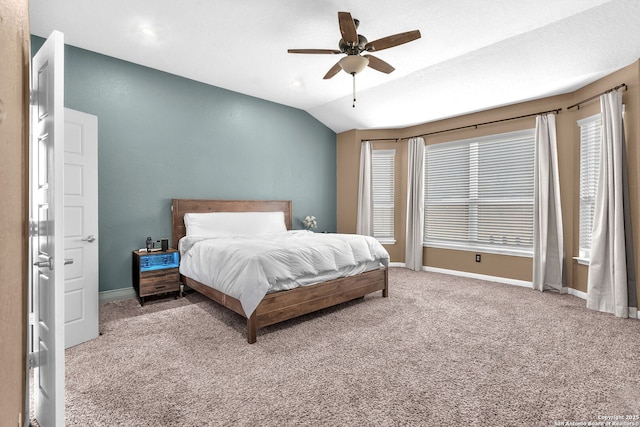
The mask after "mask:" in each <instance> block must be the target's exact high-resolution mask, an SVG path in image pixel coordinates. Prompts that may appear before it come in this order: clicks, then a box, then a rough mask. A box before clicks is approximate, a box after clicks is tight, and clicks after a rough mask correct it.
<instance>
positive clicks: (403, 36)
mask: <svg viewBox="0 0 640 427" xmlns="http://www.w3.org/2000/svg"><path fill="white" fill-rule="evenodd" d="M420 37H421V36H420V30H413V31H407V32H406V33H398V34H394V35H392V36H388V37H383V38H381V39H378V40H374V41H372V42H369V43H367V44H366V45H365V46H364V50H366V51H367V52H377V51H379V50H382V49H388V48H390V47H394V46H398V45H401V44H404V43H409V42H411V41H414V40H417V39H419V38H420Z"/></svg>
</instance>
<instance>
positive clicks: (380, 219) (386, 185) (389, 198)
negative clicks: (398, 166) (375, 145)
mask: <svg viewBox="0 0 640 427" xmlns="http://www.w3.org/2000/svg"><path fill="white" fill-rule="evenodd" d="M395 154H396V151H395V150H373V152H372V153H371V186H372V192H373V237H375V238H376V239H378V240H379V241H380V242H381V243H390V244H392V243H395V242H396V241H395V237H394V229H393V223H394V206H393V205H394V190H393V187H394V184H395V180H394V174H395Z"/></svg>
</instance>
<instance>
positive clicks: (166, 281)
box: [140, 268, 180, 296]
mask: <svg viewBox="0 0 640 427" xmlns="http://www.w3.org/2000/svg"><path fill="white" fill-rule="evenodd" d="M178 290H180V273H179V270H178V269H177V268H169V269H166V270H155V271H145V272H142V273H140V296H147V295H153V294H159V293H163V292H173V291H178Z"/></svg>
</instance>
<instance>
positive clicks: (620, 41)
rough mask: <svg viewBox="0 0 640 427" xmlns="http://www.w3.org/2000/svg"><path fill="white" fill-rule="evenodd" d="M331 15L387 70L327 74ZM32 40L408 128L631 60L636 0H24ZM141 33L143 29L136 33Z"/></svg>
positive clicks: (541, 92)
mask: <svg viewBox="0 0 640 427" xmlns="http://www.w3.org/2000/svg"><path fill="white" fill-rule="evenodd" d="M338 11H347V12H351V14H352V16H353V17H354V18H357V19H359V20H360V27H359V28H358V32H359V33H360V34H363V35H365V36H366V37H367V38H368V39H369V40H370V41H371V40H375V39H378V38H381V37H385V36H388V35H391V34H396V33H400V32H404V31H409V30H414V29H418V30H420V32H421V33H422V38H421V39H419V40H417V41H414V42H411V43H407V44H404V45H401V46H396V47H394V48H391V49H387V50H383V51H380V52H378V53H376V54H375V55H376V56H377V57H379V58H380V59H382V60H384V61H386V62H388V63H390V64H391V65H393V66H394V67H395V68H396V70H395V71H394V72H393V73H391V74H383V73H380V72H378V71H375V70H373V69H371V68H367V69H365V70H364V71H363V72H362V73H360V74H358V75H357V76H356V91H357V93H356V98H357V103H356V107H355V108H352V77H351V76H350V75H348V74H346V73H344V72H340V73H339V74H337V75H336V76H335V77H333V78H332V79H330V80H323V79H322V77H323V76H324V74H325V73H326V72H327V71H328V70H329V68H331V67H332V66H333V65H334V64H335V63H336V62H337V61H338V59H340V57H341V56H342V55H302V54H295V55H294V54H288V53H287V49H288V48H318V49H337V44H338V40H339V39H340V31H339V28H338V18H337V12H338ZM30 19H31V32H32V34H35V35H37V36H41V37H47V36H48V35H49V34H50V33H51V31H52V30H59V31H62V32H63V33H64V34H65V42H66V43H67V44H69V45H73V46H76V47H80V48H83V49H87V50H91V51H94V52H98V53H101V54H104V55H109V56H112V57H115V58H120V59H123V60H126V61H130V62H134V63H137V64H140V65H144V66H147V67H152V68H156V69H158V70H162V71H166V72H169V73H173V74H176V75H179V76H184V77H187V78H190V79H193V80H197V81H200V82H204V83H208V84H211V85H214V86H218V87H222V88H225V89H229V90H233V91H236V92H240V93H244V94H247V95H251V96H255V97H258V98H263V99H266V100H269V101H273V102H277V103H280V104H284V105H289V106H291V107H295V108H299V109H302V110H305V111H307V112H309V113H310V114H311V115H313V116H314V117H316V118H317V119H318V120H320V121H321V122H323V123H324V124H325V125H326V126H328V127H329V128H331V129H333V130H334V131H336V132H342V131H345V130H350V129H374V128H395V127H405V126H409V125H413V124H418V123H424V122H430V121H433V120H438V119H442V118H446V117H452V116H457V115H460V114H464V113H468V112H472V111H478V110H484V109H488V108H492V107H496V106H502V105H508V104H512V103H516V102H520V101H525V100H530V99H536V98H541V97H545V96H549V95H555V94H560V93H566V92H570V91H572V90H574V89H576V88H578V87H581V86H584V85H585V84H587V83H590V82H592V81H594V80H596V79H597V78H600V77H602V76H604V75H606V74H609V73H611V72H612V71H614V70H617V69H619V68H622V67H624V66H626V65H629V64H630V63H632V62H633V61H635V60H636V59H638V58H640V31H639V30H638V26H639V25H640V1H638V0H612V1H606V0H518V1H514V0H430V1H428V2H425V1H419V0H395V1H388V0H358V1H337V0H325V1H317V0H297V1H290V0H289V1H285V0H272V1H265V0H242V1H221V0H217V1H216V0H209V1H205V0H181V1H175V0H135V1H131V0H109V1H106V0H103V1H98V0H30ZM145 28H146V29H148V30H149V31H150V32H151V34H150V35H147V34H145V33H144V31H143V29H145Z"/></svg>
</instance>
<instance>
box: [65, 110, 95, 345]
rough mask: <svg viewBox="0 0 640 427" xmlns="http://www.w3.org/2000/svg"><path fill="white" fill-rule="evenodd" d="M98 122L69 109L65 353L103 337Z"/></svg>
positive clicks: (66, 171) (67, 126)
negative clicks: (100, 325) (100, 318)
mask: <svg viewBox="0 0 640 427" xmlns="http://www.w3.org/2000/svg"><path fill="white" fill-rule="evenodd" d="M97 239H98V118H97V117H96V116H93V115H91V114H86V113H81V112H80V111H75V110H71V109H69V108H65V109H64V257H65V258H66V259H73V264H69V265H66V266H65V267H64V325H65V331H64V339H65V348H69V347H71V346H74V345H76V344H80V343H83V342H85V341H89V340H91V339H93V338H96V337H97V336H98V241H97Z"/></svg>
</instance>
